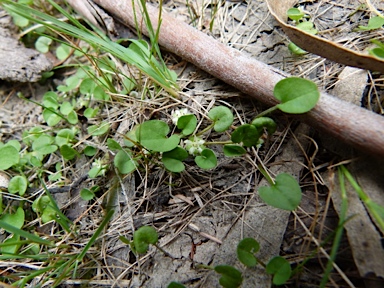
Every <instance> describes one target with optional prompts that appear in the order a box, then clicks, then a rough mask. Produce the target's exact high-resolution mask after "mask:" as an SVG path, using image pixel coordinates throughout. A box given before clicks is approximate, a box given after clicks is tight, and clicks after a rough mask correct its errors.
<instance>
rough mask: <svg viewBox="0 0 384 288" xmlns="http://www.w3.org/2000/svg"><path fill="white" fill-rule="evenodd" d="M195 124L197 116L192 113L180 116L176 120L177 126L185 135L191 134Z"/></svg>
mask: <svg viewBox="0 0 384 288" xmlns="http://www.w3.org/2000/svg"><path fill="white" fill-rule="evenodd" d="M196 125H197V118H196V116H195V115H193V114H188V115H184V116H181V117H180V118H179V120H177V128H179V129H180V130H181V133H183V135H185V136H187V135H190V134H192V133H193V132H194V131H195V129H196Z"/></svg>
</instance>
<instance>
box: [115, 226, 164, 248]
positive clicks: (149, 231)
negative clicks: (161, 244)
mask: <svg viewBox="0 0 384 288" xmlns="http://www.w3.org/2000/svg"><path fill="white" fill-rule="evenodd" d="M120 240H121V241H122V242H123V243H125V244H128V245H130V246H131V249H132V251H133V252H135V253H139V254H145V253H147V251H148V248H149V244H152V245H156V243H157V241H158V240H159V236H158V234H157V231H156V229H155V228H153V227H151V226H142V227H140V228H139V229H137V230H136V231H135V232H134V233H133V240H132V241H130V240H128V239H127V238H125V237H124V236H120Z"/></svg>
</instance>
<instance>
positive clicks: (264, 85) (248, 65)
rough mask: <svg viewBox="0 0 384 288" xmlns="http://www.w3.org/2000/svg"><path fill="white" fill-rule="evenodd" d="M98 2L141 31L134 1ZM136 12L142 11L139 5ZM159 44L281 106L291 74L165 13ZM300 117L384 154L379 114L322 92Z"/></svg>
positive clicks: (154, 17)
mask: <svg viewBox="0 0 384 288" xmlns="http://www.w3.org/2000/svg"><path fill="white" fill-rule="evenodd" d="M69 2H72V1H69ZM94 2H95V3H97V4H98V5H100V6H101V7H103V8H104V9H106V10H107V11H108V12H109V13H111V14H112V15H113V16H114V17H115V18H116V19H118V20H120V21H121V22H122V23H124V24H125V25H127V26H130V27H135V16H134V9H133V7H132V1H131V0H94ZM147 9H148V12H149V15H150V18H151V21H152V24H153V26H154V27H157V24H158V19H157V17H158V10H157V8H155V7H153V6H151V5H150V4H147ZM136 11H140V9H139V8H138V7H136ZM136 20H137V21H138V22H137V23H140V24H142V25H141V26H140V29H142V32H143V33H144V34H146V35H148V34H147V32H148V31H147V29H146V27H145V25H144V24H143V23H144V21H142V17H141V15H136ZM159 44H160V45H161V46H163V47H164V48H165V49H167V50H168V51H170V52H172V53H174V54H176V55H179V56H181V57H182V58H184V59H185V60H187V61H189V62H191V63H193V64H194V65H196V66H197V67H199V68H201V69H203V70H205V71H206V72H208V73H210V74H211V75H213V76H215V77H217V78H219V79H221V80H223V81H224V82H226V83H228V84H230V85H232V86H234V87H236V88H237V89H239V90H240V91H242V92H243V93H245V94H247V95H249V96H250V97H252V98H255V99H257V100H259V101H261V102H263V103H264V104H266V105H270V106H272V105H275V104H276V99H275V98H274V97H273V88H274V86H275V84H276V83H277V82H278V81H279V80H281V79H283V78H284V77H287V76H289V75H288V74H286V73H284V72H282V71H280V70H278V69H275V68H273V67H271V66H269V65H266V64H265V63H262V62H260V61H258V60H256V59H254V58H251V57H248V56H246V55H244V54H243V53H241V52H240V51H238V50H236V49H233V48H230V47H227V46H225V45H224V44H221V43H219V42H218V41H216V40H215V39H213V38H211V37H209V36H208V35H206V34H204V33H202V32H200V31H198V30H196V29H194V28H193V27H191V26H189V25H188V24H186V23H184V22H181V21H179V20H177V19H174V18H173V17H171V16H169V15H167V14H166V13H163V14H162V22H161V30H160V37H159ZM298 117H299V118H300V119H301V120H303V121H304V122H306V123H308V124H310V125H311V126H313V127H315V128H316V129H318V130H321V131H325V132H327V133H328V134H329V135H332V136H334V137H336V138H338V139H340V140H342V141H344V142H345V143H348V144H350V145H352V146H354V147H356V148H359V149H360V150H362V151H364V152H369V153H371V154H375V155H380V156H384V118H383V117H381V116H379V115H377V114H375V113H373V112H370V111H368V110H366V109H363V108H360V107H358V106H356V105H353V104H350V103H347V102H345V101H342V100H340V99H338V98H335V97H333V96H331V95H329V94H327V93H322V94H321V99H320V101H319V103H318V104H317V106H316V107H315V108H314V109H313V110H311V111H310V112H309V113H306V114H303V115H299V116H298Z"/></svg>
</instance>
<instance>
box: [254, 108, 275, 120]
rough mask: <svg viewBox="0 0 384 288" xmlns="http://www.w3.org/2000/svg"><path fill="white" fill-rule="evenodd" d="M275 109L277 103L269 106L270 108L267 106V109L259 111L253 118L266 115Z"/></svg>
mask: <svg viewBox="0 0 384 288" xmlns="http://www.w3.org/2000/svg"><path fill="white" fill-rule="evenodd" d="M277 109H278V108H277V105H276V106H273V107H271V108H268V109H267V110H265V111H263V112H261V113H259V114H258V115H257V116H256V117H255V119H256V118H260V117H263V116H265V115H268V114H269V113H272V112H273V111H275V110H277Z"/></svg>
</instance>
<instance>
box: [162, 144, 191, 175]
mask: <svg viewBox="0 0 384 288" xmlns="http://www.w3.org/2000/svg"><path fill="white" fill-rule="evenodd" d="M187 158H188V152H187V151H185V149H183V148H181V147H176V148H175V149H173V150H172V151H169V152H164V153H163V158H162V159H161V160H162V162H163V164H164V166H165V168H167V169H168V170H169V171H171V172H175V173H179V172H181V171H184V169H185V166H184V164H183V162H182V161H183V160H185V159H187Z"/></svg>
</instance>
